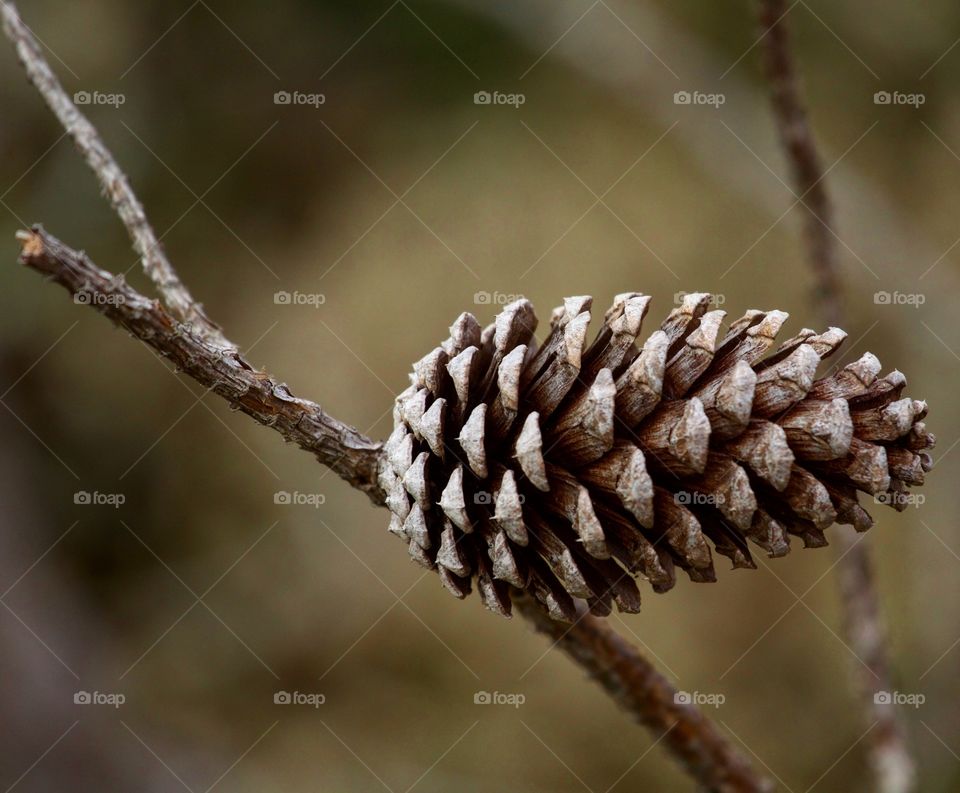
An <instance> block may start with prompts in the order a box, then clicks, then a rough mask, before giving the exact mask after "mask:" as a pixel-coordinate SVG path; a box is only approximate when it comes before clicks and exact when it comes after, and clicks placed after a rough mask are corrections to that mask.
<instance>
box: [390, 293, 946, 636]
mask: <svg viewBox="0 0 960 793" xmlns="http://www.w3.org/2000/svg"><path fill="white" fill-rule="evenodd" d="M649 304H650V298H649V297H648V296H646V295H642V294H639V293H633V292H631V293H626V294H622V295H618V296H617V297H616V299H615V300H614V302H613V305H612V306H611V307H610V309H609V310H608V311H607V312H606V314H605V315H604V320H603V324H602V325H601V327H600V329H599V331H598V332H597V334H596V336H595V337H594V338H593V340H592V341H590V342H589V343H588V341H587V339H588V326H589V323H590V317H591V307H592V298H590V297H571V298H567V299H566V300H565V301H564V304H563V305H562V306H560V307H559V308H557V309H554V311H553V315H552V318H551V322H550V329H549V331H548V332H547V333H546V334H545V336H543V338H542V341H540V343H538V342H537V339H536V336H535V332H536V330H537V318H536V315H535V313H534V310H533V306H532V305H531V304H530V303H529V301H527V300H518V301H516V302H514V303H511V304H510V305H508V306H506V307H505V308H504V309H503V310H502V311H501V312H500V314H499V315H498V316H497V317H496V320H495V322H494V323H493V324H491V325H490V326H488V327H486V328H481V326H480V324H479V323H478V321H477V320H476V318H474V317H473V316H472V315H471V314H468V313H464V314H461V315H460V317H458V319H457V320H456V322H455V323H454V324H453V326H452V327H451V328H450V337H449V338H448V339H447V340H446V341H444V342H443V343H442V344H441V345H440V346H439V347H437V348H436V349H434V350H432V351H431V352H430V353H428V354H427V355H426V356H424V357H423V358H422V359H420V360H419V361H417V362H416V363H415V364H414V367H413V374H412V375H411V381H412V384H411V386H410V387H409V388H408V389H407V390H406V391H404V392H403V393H402V394H400V396H398V397H397V400H396V405H395V408H394V431H393V433H392V434H391V436H390V438H389V440H388V441H387V443H386V446H385V452H386V453H385V456H384V464H383V465H382V467H381V474H380V475H381V484H382V486H383V488H384V490H385V491H386V493H387V494H388V498H387V504H388V506H389V508H390V511H391V513H392V514H391V520H390V531H391V532H393V533H394V534H396V535H397V536H399V537H402V538H403V539H404V540H405V541H406V543H407V545H408V548H409V552H410V556H411V557H412V558H413V559H414V560H415V561H416V562H418V563H419V564H421V565H423V566H424V567H426V568H428V569H431V570H436V571H437V573H438V574H439V576H440V580H441V582H442V583H443V586H444V587H446V589H448V590H449V591H450V592H451V593H452V594H454V595H455V596H456V597H459V598H463V597H466V596H467V595H468V594H469V593H470V592H471V590H472V589H473V588H474V587H475V588H476V589H477V591H478V592H479V595H480V598H481V599H482V601H483V603H484V605H486V607H487V608H489V609H490V610H492V611H494V612H497V613H499V614H502V615H504V616H509V614H510V608H511V600H510V597H511V591H512V590H514V589H518V590H526V591H528V592H529V593H530V594H531V595H533V596H534V597H535V598H537V599H538V600H539V601H540V602H541V603H543V604H544V606H545V607H546V608H547V610H548V611H549V613H550V614H551V615H552V616H553V617H554V618H556V619H559V620H571V619H573V618H574V615H575V608H574V598H582V599H584V600H586V601H587V603H588V604H589V607H590V609H591V611H592V612H593V613H594V614H599V615H607V614H609V613H610V611H611V609H612V608H613V607H614V606H616V607H617V608H618V609H620V610H621V611H626V612H635V611H637V610H638V609H639V608H640V592H639V590H638V588H637V584H636V581H635V578H636V577H641V578H645V579H646V580H648V581H649V582H650V584H651V586H652V587H653V589H654V590H655V591H657V592H664V591H667V590H669V589H670V588H672V587H673V585H674V584H675V582H676V570H677V568H679V569H680V570H682V571H683V572H685V573H686V574H687V575H688V576H689V578H690V579H691V580H693V581H696V582H710V581H714V580H716V575H715V571H714V557H715V554H720V555H722V556H726V557H728V558H729V559H730V560H731V561H732V563H733V566H734V567H747V568H752V567H755V563H754V561H753V558H752V556H751V553H752V551H751V546H756V547H757V548H759V549H761V550H762V551H763V552H765V553H766V554H768V555H769V556H771V557H775V556H783V555H785V554H786V553H788V552H789V550H790V543H791V538H793V537H797V538H799V539H800V541H801V542H802V543H803V544H804V546H806V547H819V546H823V545H826V544H827V541H826V538H825V535H824V531H825V530H826V529H827V528H828V527H829V526H831V525H832V524H833V523H842V524H849V525H852V526H853V527H854V528H855V529H856V530H857V531H865V530H866V529H868V528H870V526H871V525H872V523H873V521H872V519H871V517H870V515H869V513H868V512H867V511H866V510H865V509H864V507H863V506H861V505H860V503H859V502H858V498H857V492H858V491H860V492H863V493H866V494H868V495H869V496H870V497H871V500H872V501H873V502H875V503H883V504H888V505H890V506H893V507H894V508H895V509H898V510H903V509H905V508H906V507H907V506H908V505H909V504H910V503H911V499H910V493H909V488H910V487H914V486H917V485H921V484H923V480H924V476H925V474H926V473H927V472H928V471H929V470H930V468H931V466H932V458H931V456H930V454H929V450H930V449H931V448H932V447H933V445H934V442H935V439H934V437H933V435H931V434H930V433H928V432H927V430H926V426H925V424H924V421H923V419H924V418H925V416H926V414H927V406H926V404H925V403H924V402H920V401H917V400H913V399H910V398H907V397H903V396H902V392H903V388H904V386H905V384H906V380H905V378H904V376H903V375H902V374H901V373H900V372H898V371H893V372H890V373H889V374H886V375H883V376H881V375H880V362H879V361H878V360H877V358H876V357H875V356H874V355H872V354H870V353H867V354H865V355H863V356H862V357H861V358H859V359H858V360H856V361H853V362H852V363H849V364H847V365H846V366H842V367H840V366H835V367H833V368H832V369H828V370H827V371H824V372H822V373H821V376H820V377H819V379H818V378H817V373H818V371H819V370H824V369H827V366H826V365H823V366H821V362H822V361H824V360H825V359H827V358H829V357H830V356H831V355H833V354H834V353H835V352H836V351H837V349H838V348H839V346H840V345H841V344H842V342H843V340H844V338H845V337H846V334H845V333H844V332H843V331H842V330H840V329H838V328H830V329H828V330H827V331H826V332H825V333H816V332H815V331H812V330H808V329H804V330H802V331H801V332H800V333H799V334H798V335H796V336H794V337H793V338H790V339H788V340H786V341H784V342H782V343H781V344H779V346H776V347H775V346H774V345H775V344H776V337H777V335H778V333H779V332H780V330H781V328H782V326H783V325H784V323H785V321H786V319H787V315H786V314H785V313H784V312H782V311H756V310H751V311H748V312H747V313H746V314H745V315H744V316H743V317H740V318H739V319H735V320H733V321H732V322H729V324H727V326H726V329H725V330H724V326H723V323H724V319H725V312H724V311H720V310H710V307H711V296H710V295H709V294H705V293H698V294H689V295H686V296H685V297H684V298H683V301H682V304H681V305H679V306H678V307H677V308H675V309H674V310H673V311H671V312H670V314H669V316H667V318H666V319H665V320H664V321H663V323H662V324H661V325H660V327H659V329H657V330H655V331H654V332H653V333H652V334H651V335H650V336H649V337H647V338H646V340H645V341H643V342H638V340H637V337H638V335H639V334H640V331H641V325H642V323H643V321H644V318H645V316H646V314H647V309H648V308H649Z"/></svg>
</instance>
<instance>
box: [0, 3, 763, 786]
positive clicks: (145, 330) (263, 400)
mask: <svg viewBox="0 0 960 793" xmlns="http://www.w3.org/2000/svg"><path fill="white" fill-rule="evenodd" d="M0 9H2V13H3V20H4V32H5V33H6V35H7V37H8V38H9V39H10V40H11V41H12V42H13V44H14V46H15V47H16V49H17V52H18V54H19V55H20V59H21V61H22V62H23V64H24V66H25V67H26V69H27V72H28V74H29V75H30V78H31V80H32V81H33V83H34V85H35V86H36V88H37V90H38V91H40V93H41V94H42V95H43V96H44V98H45V99H46V101H47V103H48V104H49V105H50V107H51V109H52V110H53V112H54V113H55V115H56V116H57V118H58V119H59V120H60V122H61V123H62V124H63V125H64V127H65V128H66V129H67V130H68V131H69V132H71V134H72V135H73V137H74V140H75V141H76V143H77V146H78V148H79V149H80V151H81V152H82V153H83V154H84V156H85V157H86V159H87V162H88V164H90V166H91V167H92V168H93V170H94V171H95V172H96V173H97V176H98V177H99V178H100V180H101V183H102V184H103V186H104V189H105V191H106V192H107V194H108V196H109V197H110V200H111V203H112V205H113V208H114V210H115V211H116V212H117V213H118V214H119V215H120V216H121V218H122V220H123V222H124V224H125V225H126V226H127V229H128V231H129V232H130V234H131V237H132V238H133V240H134V245H135V246H136V247H137V249H138V251H139V252H140V254H141V256H142V257H143V259H144V267H145V269H146V270H147V272H148V274H149V275H150V277H151V278H152V279H153V281H154V282H155V283H156V284H157V285H158V287H159V288H160V290H161V292H162V294H163V295H164V297H165V299H166V302H167V304H168V306H167V307H164V306H161V305H160V304H158V303H157V302H156V301H153V300H150V299H149V298H147V297H146V296H144V295H142V294H140V293H139V292H137V291H136V290H135V289H133V288H132V287H130V286H129V285H128V284H127V283H126V282H125V281H124V280H123V278H122V277H121V276H114V275H112V274H111V273H108V272H106V271H104V270H101V269H100V268H98V267H97V266H96V265H95V264H93V262H91V261H90V259H89V258H88V257H86V256H85V255H84V254H82V253H78V252H77V251H75V250H72V249H71V248H69V247H67V246H66V245H64V244H63V243H61V242H60V241H59V240H57V239H56V238H55V237H53V236H51V235H49V234H47V233H46V232H44V231H43V230H42V229H41V228H39V227H35V228H34V229H33V230H32V231H22V232H20V233H19V234H18V238H19V239H20V242H21V245H22V251H21V257H20V260H21V262H22V263H23V264H25V265H26V266H28V267H31V268H33V269H35V270H37V271H39V272H41V273H44V274H46V275H47V276H49V277H50V278H51V279H52V280H54V281H56V282H57V283H59V284H61V285H62V286H64V287H65V288H66V289H67V290H68V291H69V292H70V293H71V294H72V295H74V296H75V298H76V296H78V295H80V296H82V298H81V299H79V300H78V302H82V303H86V304H88V305H89V306H91V307H92V308H94V309H95V310H97V311H99V312H100V313H102V314H104V315H105V316H107V317H108V318H109V319H111V320H112V321H113V322H115V323H116V324H118V325H119V326H121V327H123V328H125V329H126V330H128V331H129V332H130V333H132V334H133V335H134V336H135V337H136V338H138V339H140V340H141V341H143V342H145V343H146V344H148V345H150V346H151V347H153V348H154V349H155V350H157V351H158V352H159V353H161V354H163V355H164V356H166V357H169V358H170V359H171V360H172V361H174V363H175V364H176V365H177V367H178V368H179V369H180V370H182V371H183V372H185V373H186V374H188V375H190V376H191V377H193V378H194V379H195V380H196V381H197V382H199V383H200V384H201V385H204V386H206V387H207V388H208V389H210V390H211V391H213V392H215V393H217V394H219V395H220V396H222V397H223V398H225V399H226V400H227V401H229V402H230V404H231V405H233V406H234V407H236V408H238V409H239V410H242V411H243V412H245V413H247V414H248V415H250V416H252V417H253V418H255V419H256V420H257V421H259V422H260V423H261V424H264V425H266V426H270V427H272V428H273V429H275V430H277V431H278V432H279V433H280V434H281V435H283V437H284V438H286V439H287V440H288V441H291V442H294V443H296V444H297V445H299V446H300V447H301V448H304V449H306V450H307V451H310V452H312V453H313V454H315V455H316V457H317V459H318V460H319V461H320V462H322V463H323V464H325V465H327V466H329V467H330V468H331V469H332V470H334V471H335V472H336V473H337V474H338V475H339V476H340V477H342V478H343V479H344V480H345V481H346V482H348V483H349V484H350V485H351V486H353V487H355V488H357V489H359V490H362V491H364V492H365V493H367V495H368V496H369V497H370V498H371V500H373V502H374V503H376V504H383V503H384V500H385V494H384V492H383V490H382V489H381V487H380V485H379V483H378V471H379V467H380V465H381V462H382V448H381V445H380V444H378V443H376V442H374V441H372V440H371V439H369V438H367V437H366V436H364V435H363V434H362V433H360V432H359V431H357V430H356V429H355V428H353V427H351V426H349V425H347V424H344V423H343V422H340V421H338V420H337V419H335V418H333V417H332V416H330V415H328V414H327V413H325V412H324V410H323V409H322V408H321V407H320V406H319V405H317V404H316V403H313V402H310V401H308V400H304V399H298V398H296V397H294V396H293V395H292V394H291V393H290V391H289V389H288V388H287V387H286V385H284V384H282V383H279V382H278V381H277V380H275V379H274V378H272V377H271V376H270V375H268V374H266V373H265V372H261V371H258V370H256V369H254V368H253V367H252V366H251V365H250V364H249V363H247V362H246V361H245V360H244V359H243V358H242V357H241V356H240V354H239V352H237V349H238V348H237V346H236V345H234V344H232V343H231V342H230V341H229V340H228V339H226V338H225V337H224V336H223V334H222V333H221V332H220V329H219V328H218V327H217V326H216V325H215V324H214V323H213V322H211V321H210V320H209V319H208V318H207V317H206V315H205V314H203V311H202V309H201V308H200V307H199V305H198V304H196V303H195V302H194V301H193V299H192V297H191V296H190V293H189V291H188V290H187V289H186V287H185V286H184V285H183V284H182V283H181V281H180V279H179V277H178V276H177V274H176V272H175V271H174V269H173V267H172V266H171V264H170V263H169V261H167V259H166V257H165V256H164V255H163V253H162V251H161V250H160V247H159V244H158V243H157V241H156V239H155V237H154V235H153V231H152V229H151V228H150V226H149V224H148V222H147V219H146V216H145V214H144V211H143V208H142V206H141V204H140V202H139V201H138V200H137V198H136V196H135V195H134V194H133V191H132V190H131V188H130V187H129V184H128V182H127V179H126V176H125V175H124V174H123V172H122V171H121V170H120V168H119V167H118V166H117V164H116V162H115V160H114V159H113V157H112V155H111V154H110V152H109V151H108V150H107V149H106V147H105V146H104V145H103V143H102V141H101V139H100V137H99V136H98V134H97V132H96V130H95V129H94V128H93V126H92V125H91V124H90V123H89V122H88V121H87V120H86V119H85V118H84V117H83V116H82V115H80V113H79V112H78V111H77V109H76V108H75V107H74V106H73V103H72V102H71V101H70V99H69V97H67V96H66V94H65V93H64V91H63V89H62V88H61V87H60V85H59V83H58V81H57V79H56V77H55V76H54V75H53V72H52V70H51V69H50V67H49V65H48V64H47V62H46V60H45V59H44V57H43V55H42V53H41V51H40V48H39V46H38V45H37V43H36V41H35V40H34V38H33V36H32V35H31V34H30V32H29V30H28V29H27V28H26V27H25V26H24V25H23V23H22V22H21V21H20V18H19V15H18V14H17V11H16V9H15V8H14V7H13V5H12V4H10V3H8V2H5V0H0ZM520 611H521V613H523V614H524V616H526V617H527V618H528V619H530V620H531V621H532V622H533V623H534V624H535V625H536V626H538V627H539V628H540V629H541V630H544V631H546V632H547V633H549V634H550V635H552V636H554V638H555V639H556V640H557V643H558V644H559V645H560V646H562V647H563V649H564V650H565V651H566V652H567V653H568V655H570V657H571V658H572V659H573V660H574V661H575V662H576V663H578V664H580V665H581V666H582V667H583V668H584V669H585V670H586V671H587V672H588V673H590V674H591V675H593V676H594V677H596V678H597V679H598V680H599V681H600V683H601V684H602V685H603V687H604V689H605V690H606V692H607V694H608V695H609V696H610V697H611V698H613V699H614V700H615V701H616V702H618V703H619V704H621V705H622V706H623V707H624V708H625V709H626V710H627V711H628V712H630V713H632V714H633V715H634V716H635V717H636V718H637V720H638V721H640V722H641V723H643V724H645V725H647V726H648V727H650V728H651V729H653V730H654V731H655V732H656V733H657V737H658V739H660V738H663V740H664V743H665V746H666V747H667V749H668V750H669V751H670V752H671V753H673V754H674V755H675V756H676V757H677V758H678V760H680V762H681V763H682V764H683V765H684V767H685V768H686V769H687V770H688V772H689V773H690V774H691V775H692V776H693V777H695V778H696V779H697V780H698V781H699V782H700V783H701V784H702V785H703V786H705V787H706V788H707V789H708V790H711V791H716V792H717V793H755V792H756V791H765V790H768V789H770V786H769V784H768V783H767V781H766V780H765V779H763V778H762V777H761V776H759V775H758V774H756V773H755V771H753V769H752V766H751V764H750V762H749V761H748V760H747V759H746V758H745V757H744V756H743V755H742V754H741V753H740V752H739V751H737V749H736V748H735V747H734V746H733V745H732V744H731V743H730V742H729V741H728V740H727V739H726V738H725V736H724V735H723V733H721V732H720V730H719V729H718V728H717V727H716V726H715V725H714V724H712V723H711V722H710V721H709V719H707V717H706V716H705V715H703V714H702V713H700V712H699V711H698V710H697V709H696V708H695V707H693V706H690V705H682V706H681V705H678V704H677V703H676V693H677V692H676V691H675V690H674V689H673V688H672V687H671V686H670V685H669V683H667V681H666V680H665V679H664V678H663V677H662V676H661V675H660V674H659V673H657V672H656V670H655V669H654V668H653V667H652V666H651V664H650V663H649V662H648V661H647V660H646V659H645V658H644V657H643V656H642V655H641V654H640V652H639V651H638V650H636V648H634V647H632V646H630V645H629V644H628V643H627V642H626V641H624V639H623V638H622V637H620V636H618V635H617V634H616V633H615V632H614V631H613V630H612V629H610V627H609V626H608V625H606V624H604V623H603V622H601V621H599V620H597V619H595V618H594V617H592V616H590V615H583V616H582V619H581V620H580V621H579V622H578V623H577V624H576V625H574V626H573V627H572V628H570V629H567V627H566V626H560V627H558V626H557V624H555V623H553V622H552V621H550V620H549V619H547V618H546V616H545V615H544V613H543V612H542V611H541V610H540V608H539V607H536V608H533V607H532V606H531V604H529V603H527V604H524V603H522V599H521V607H520ZM545 620H546V621H545ZM664 732H666V733H667V735H666V737H664Z"/></svg>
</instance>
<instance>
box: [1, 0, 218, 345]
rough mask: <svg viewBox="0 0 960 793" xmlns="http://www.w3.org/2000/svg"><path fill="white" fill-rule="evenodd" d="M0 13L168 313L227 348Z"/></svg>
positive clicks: (31, 47) (5, 7) (118, 174)
mask: <svg viewBox="0 0 960 793" xmlns="http://www.w3.org/2000/svg"><path fill="white" fill-rule="evenodd" d="M0 14H2V16H3V32H4V33H5V34H6V36H7V38H8V39H9V40H10V41H11V43H12V44H13V46H14V49H15V50H16V53H17V56H18V57H19V58H20V62H21V63H22V64H23V68H24V69H25V70H26V73H27V77H29V78H30V82H31V83H33V85H34V87H35V88H36V89H37V91H39V93H40V95H41V96H42V97H43V100H44V101H45V102H46V103H47V106H48V107H49V108H50V110H52V111H53V114H54V115H55V116H56V117H57V120H58V121H59V122H60V123H61V124H62V125H63V128H64V129H65V130H66V131H67V133H68V134H69V135H70V137H71V138H73V142H74V144H75V145H76V147H77V150H78V151H79V152H80V153H81V154H82V155H83V158H84V159H85V160H86V161H87V165H88V166H90V168H91V170H93V172H94V173H95V174H96V175H97V179H98V180H99V181H100V187H101V189H102V190H103V192H104V194H105V195H106V196H107V198H108V199H109V200H110V205H111V206H112V207H113V210H114V212H116V213H117V216H118V217H119V218H120V220H121V221H122V222H123V225H124V226H125V227H126V229H127V233H128V234H129V235H130V239H131V241H132V242H133V248H134V250H135V251H136V252H137V255H138V256H139V257H140V261H141V262H142V264H143V271H144V272H145V273H146V274H147V276H148V277H149V278H150V280H151V281H153V283H155V284H156V285H157V288H158V289H159V290H160V294H162V295H163V299H164V301H165V302H166V304H167V306H168V307H169V309H170V312H171V313H172V314H173V315H174V316H175V317H176V318H177V319H178V320H180V321H181V322H189V323H192V324H193V325H195V326H196V328H197V332H198V333H199V334H200V335H201V336H203V337H205V338H207V339H209V340H210V341H211V342H214V343H216V344H219V345H220V346H227V345H228V343H227V340H226V339H225V338H224V337H223V335H222V334H221V332H220V328H218V327H217V326H216V324H215V323H213V322H212V321H211V320H210V319H209V317H207V315H206V314H205V313H204V311H203V307H202V306H201V305H200V304H199V303H197V302H196V301H195V300H194V299H193V297H192V296H191V295H190V290H188V289H187V287H186V286H185V285H184V284H183V282H182V281H181V280H180V277H179V276H178V275H177V272H176V270H174V269H173V266H172V265H171V264H170V262H169V260H168V259H167V256H166V254H165V253H164V252H163V248H162V247H161V245H160V241H159V240H158V239H157V236H156V234H155V233H154V231H153V228H152V227H151V225H150V222H149V221H148V220H147V216H146V213H145V212H144V211H143V205H142V204H141V203H140V201H139V199H138V198H137V196H136V195H135V194H134V192H133V190H132V189H131V188H130V183H129V182H128V181H127V176H126V174H125V173H124V172H123V171H122V170H121V169H120V166H119V165H117V162H116V160H114V158H113V155H112V154H111V153H110V151H109V149H107V147H106V146H105V145H104V143H103V141H102V140H101V139H100V136H99V134H97V130H96V129H95V128H94V126H93V124H91V123H90V122H89V121H88V120H87V119H86V117H85V116H84V115H83V114H82V113H81V112H80V111H79V110H77V107H76V105H75V104H74V103H73V100H72V99H71V98H70V97H69V96H68V95H67V92H66V91H64V90H63V86H62V85H60V81H59V80H58V79H57V76H56V75H55V74H54V73H53V70H52V69H51V68H50V65H49V64H48V63H47V61H46V59H45V58H44V57H43V53H42V52H41V50H40V45H39V44H38V43H37V40H36V38H35V37H34V36H33V34H32V33H31V32H30V29H29V28H28V27H27V26H26V25H25V24H24V23H23V20H21V19H20V14H19V12H18V11H17V9H16V7H15V6H14V5H13V3H8V2H6V0H0Z"/></svg>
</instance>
